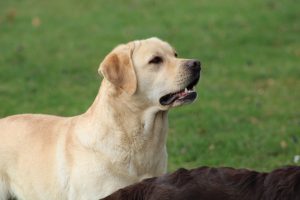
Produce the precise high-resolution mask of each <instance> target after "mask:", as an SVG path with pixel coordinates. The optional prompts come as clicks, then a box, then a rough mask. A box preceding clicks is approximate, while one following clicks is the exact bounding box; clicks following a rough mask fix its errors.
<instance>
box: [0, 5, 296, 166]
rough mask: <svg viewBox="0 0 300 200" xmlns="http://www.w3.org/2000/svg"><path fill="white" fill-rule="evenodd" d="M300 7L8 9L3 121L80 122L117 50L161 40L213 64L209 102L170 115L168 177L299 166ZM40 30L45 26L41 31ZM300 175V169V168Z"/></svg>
mask: <svg viewBox="0 0 300 200" xmlns="http://www.w3.org/2000/svg"><path fill="white" fill-rule="evenodd" d="M297 5H298V2H297V0H284V1H275V0H251V1H235V0H227V1H223V0H201V1H191V0H188V1H180V0H166V1H158V0H155V1H150V0H147V1H138V0H131V1H125V0H117V1H104V0H98V1H91V0H87V1H79V0H73V1H71V0H64V1H61V0H52V1H38V0H9V1H0V117H4V116H7V115H12V114H17V113H28V112H31V113H32V112H33V113H49V114H57V115H65V116H70V115H76V114H79V113H82V112H84V111H85V110H86V109H87V108H88V107H89V105H90V104H91V103H92V101H93V100H94V98H95V96H96V93H97V90H98V88H99V85H100V77H99V76H98V75H97V68H98V65H99V63H100V61H101V60H102V59H103V57H104V56H105V55H106V54H107V53H108V52H109V51H110V50H111V49H112V48H113V47H114V46H115V45H117V44H119V43H123V42H127V41H130V40H134V39H141V38H147V37H151V36H158V37H160V38H162V39H165V40H167V41H168V42H170V43H171V44H172V45H173V46H175V47H176V49H177V51H178V52H179V55H180V56H182V57H187V58H199V59H200V60H201V61H202V63H203V73H202V80H201V82H200V84H199V85H198V88H197V89H198V91H199V99H198V101H197V102H195V103H194V104H192V105H189V106H185V107H181V108H178V109H176V110H175V109H174V110H172V111H171V112H170V131H169V140H168V151H169V170H170V171H172V170H175V169H177V168H178V167H188V168H192V167H197V166H202V165H209V166H232V167H247V168H253V169H257V170H270V169H272V168H275V167H279V166H283V165H288V164H294V163H293V157H294V155H299V154H300V103H299V102H300V67H299V65H300V39H299V35H300V12H299V6H297ZM34 18H38V19H39V20H40V25H39V26H34V25H32V20H33V19H34ZM298 164H299V163H298Z"/></svg>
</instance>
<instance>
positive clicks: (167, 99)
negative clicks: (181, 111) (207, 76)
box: [159, 76, 200, 106]
mask: <svg viewBox="0 0 300 200" xmlns="http://www.w3.org/2000/svg"><path fill="white" fill-rule="evenodd" d="M199 79H200V76H197V77H196V78H194V79H193V80H192V81H191V82H190V83H189V84H188V85H187V86H186V87H185V88H184V89H181V90H179V91H177V92H173V93H169V94H167V95H164V96H163V97H161V98H160V99H159V103H160V104H161V105H163V106H167V105H173V106H176V105H182V104H187V103H192V102H193V101H194V100H195V99H196V97H197V92H196V90H195V86H196V84H197V83H198V81H199Z"/></svg>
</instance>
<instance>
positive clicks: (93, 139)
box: [81, 81, 168, 153]
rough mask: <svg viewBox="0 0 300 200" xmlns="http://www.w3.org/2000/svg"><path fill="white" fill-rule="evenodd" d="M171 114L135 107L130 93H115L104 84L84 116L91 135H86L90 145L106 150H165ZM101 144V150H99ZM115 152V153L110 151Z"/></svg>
mask: <svg viewBox="0 0 300 200" xmlns="http://www.w3.org/2000/svg"><path fill="white" fill-rule="evenodd" d="M167 114H168V113H167V111H161V110H159V109H158V108H156V107H148V108H147V107H144V105H140V104H139V105H138V104H134V103H133V101H132V97H131V96H129V95H127V94H126V93H124V92H123V93H118V92H117V91H114V90H113V88H112V87H111V86H110V85H109V83H108V82H105V81H103V82H102V86H101V87H100V90H99V93H98V95H97V97H96V99H95V101H94V103H93V104H92V106H91V107H90V108H89V109H88V111H87V112H86V113H85V114H83V115H82V117H83V118H84V119H85V120H83V121H85V126H86V128H85V129H87V130H90V131H88V133H87V134H89V136H88V137H87V136H82V137H81V138H82V141H83V143H84V144H86V146H90V147H92V148H97V149H98V148H100V149H101V150H103V144H105V148H109V145H111V147H112V148H113V149H118V148H122V151H124V149H125V148H128V149H127V150H130V152H132V153H136V152H133V151H139V152H140V150H142V149H143V152H144V151H147V150H148V148H149V149H152V150H150V151H153V150H155V151H158V149H164V148H165V144H166V136H167V129H168V118H167ZM99 145H100V147H99ZM109 151H111V150H109Z"/></svg>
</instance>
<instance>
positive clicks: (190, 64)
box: [185, 60, 201, 71]
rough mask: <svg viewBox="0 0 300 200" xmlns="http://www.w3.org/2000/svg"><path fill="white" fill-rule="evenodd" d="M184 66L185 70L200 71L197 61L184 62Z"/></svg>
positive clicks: (199, 64)
mask: <svg viewBox="0 0 300 200" xmlns="http://www.w3.org/2000/svg"><path fill="white" fill-rule="evenodd" d="M185 66H187V68H189V69H191V70H194V71H200V70H201V63H200V61H199V60H189V61H187V62H186V64H185Z"/></svg>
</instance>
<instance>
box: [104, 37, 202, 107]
mask: <svg viewBox="0 0 300 200" xmlns="http://www.w3.org/2000/svg"><path fill="white" fill-rule="evenodd" d="M200 70H201V67H200V62H199V61H198V60H194V59H182V58H178V57H177V53H176V51H175V50H174V48H172V47H171V46H170V45H169V44H168V43H166V42H164V41H162V40H160V39H158V38H150V39H146V40H138V41H133V42H129V43H128V44H125V45H120V46H118V47H116V48H115V49H114V50H113V51H112V52H111V53H110V54H108V55H107V56H106V57H105V59H104V60H103V62H102V63H101V64H100V67H99V72H101V73H102V74H103V76H104V78H105V79H106V80H108V81H109V82H110V83H111V84H112V85H113V86H114V87H115V89H116V90H120V91H121V92H122V93H124V92H125V93H126V94H127V95H129V96H131V97H132V99H135V100H137V99H138V101H141V100H142V101H143V102H147V104H148V105H151V106H158V107H159V109H161V110H167V109H168V108H170V107H175V106H179V105H183V104H188V103H191V102H193V101H194V100H195V99H196V97H197V93H196V91H195V85H196V84H197V83H198V81H199V79H200Z"/></svg>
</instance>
